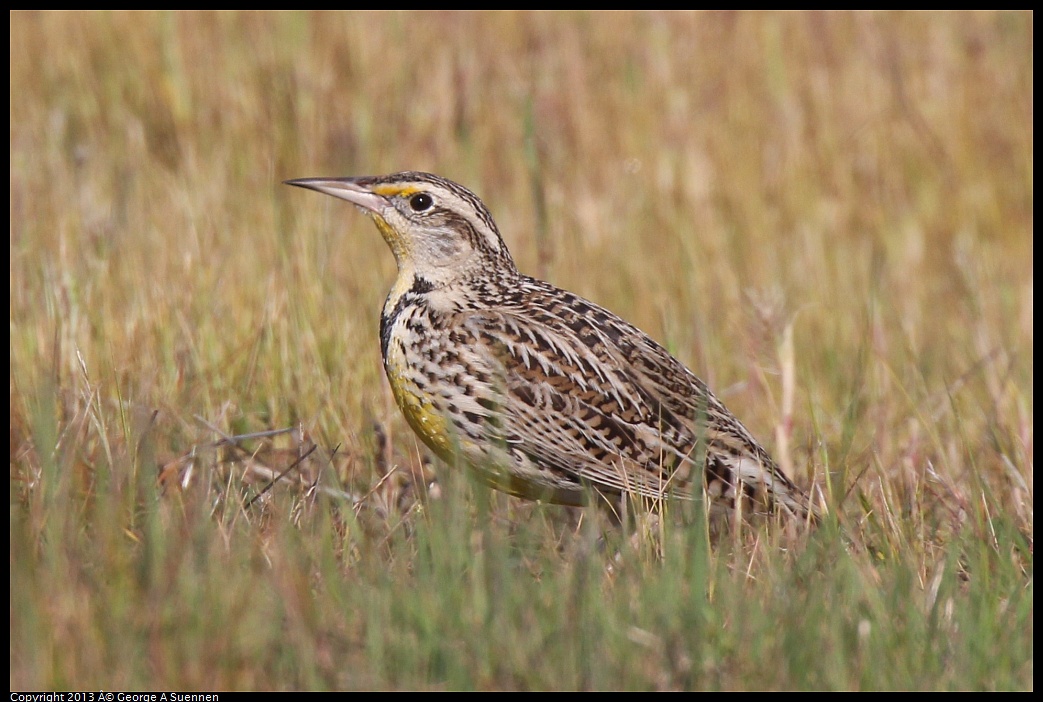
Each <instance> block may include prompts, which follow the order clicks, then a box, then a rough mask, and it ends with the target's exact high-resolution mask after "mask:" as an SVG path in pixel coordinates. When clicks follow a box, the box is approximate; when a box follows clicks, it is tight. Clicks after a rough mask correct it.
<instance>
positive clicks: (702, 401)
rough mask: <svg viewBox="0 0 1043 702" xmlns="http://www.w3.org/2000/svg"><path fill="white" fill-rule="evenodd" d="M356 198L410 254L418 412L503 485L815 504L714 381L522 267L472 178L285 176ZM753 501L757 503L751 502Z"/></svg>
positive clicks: (384, 332)
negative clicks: (718, 393)
mask: <svg viewBox="0 0 1043 702" xmlns="http://www.w3.org/2000/svg"><path fill="white" fill-rule="evenodd" d="M286 183H287V184H289V185H296V186H300V187H302V188H310V189H312V190H317V191H319V192H321V193H326V194H327V195H332V196H334V197H337V198H341V199H342V200H347V201H348V202H350V203H352V204H354V205H356V206H357V207H358V208H359V209H361V210H362V211H363V212H364V213H365V214H367V215H369V216H370V217H372V219H373V221H374V222H375V223H376V225H377V229H379V230H380V233H381V234H382V235H383V236H384V240H385V241H386V242H387V244H388V246H389V247H391V251H392V253H393V254H394V255H395V260H396V262H397V263H398V278H397V279H396V280H395V283H394V285H393V286H392V288H391V292H390V293H389V294H388V297H387V301H386V302H385V303H384V309H383V312H382V313H381V315H380V350H381V354H382V356H383V359H384V370H385V371H386V373H387V377H388V380H389V381H390V383H391V390H392V393H393V394H394V397H395V400H396V402H397V403H398V406H399V407H400V408H401V410H402V412H403V413H404V414H405V417H406V421H407V422H408V423H409V425H410V426H411V427H412V428H413V430H414V431H415V432H416V433H417V435H418V436H419V437H420V438H421V439H422V440H423V442H424V443H425V444H427V446H429V447H430V448H431V450H433V451H434V452H435V453H436V454H437V455H438V456H439V457H440V458H442V459H443V460H445V461H446V462H448V463H450V464H452V463H454V462H456V461H461V462H463V463H465V464H466V465H468V466H470V467H471V468H472V469H474V470H476V471H477V472H478V474H479V475H480V476H481V478H482V479H483V480H484V481H486V482H487V483H489V484H491V485H492V486H493V487H495V488H498V489H500V490H504V491H506V492H509V493H511V494H513V495H518V496H521V497H525V498H529V499H538V500H547V501H550V502H555V503H561V504H568V505H579V504H582V503H583V502H584V501H585V498H586V497H587V496H588V495H589V494H591V490H593V491H596V492H597V493H599V494H602V495H605V496H606V497H611V498H614V499H618V498H619V497H621V496H626V495H630V496H639V497H642V498H646V499H652V500H658V499H661V498H664V497H668V496H679V497H684V498H689V499H690V498H694V497H698V496H701V495H702V494H703V490H704V488H705V491H706V494H707V495H708V496H709V497H710V498H711V503H712V504H713V505H714V506H719V505H724V506H725V507H726V508H734V507H735V506H736V505H737V504H744V503H745V504H748V505H750V509H751V511H761V512H767V511H776V512H778V513H782V514H788V515H793V516H795V517H799V518H804V519H807V518H812V519H813V518H815V517H816V516H817V509H816V508H815V507H814V505H813V504H812V503H811V501H810V500H809V499H808V498H807V496H806V495H805V494H804V493H803V492H801V490H800V489H799V488H797V486H796V485H794V484H793V483H792V482H791V481H790V480H789V478H787V477H786V476H785V475H784V474H783V473H782V471H781V470H780V469H779V467H778V466H777V465H776V463H775V461H773V460H772V458H771V456H770V455H769V454H768V453H767V451H765V450H764V449H763V448H762V447H761V446H760V444H758V443H757V441H756V440H755V439H754V438H753V436H752V435H751V434H750V432H749V431H747V430H746V427H744V426H743V425H742V423H741V422H739V420H738V419H736V418H735V416H734V415H732V413H731V412H729V411H728V410H727V408H725V406H724V405H723V404H722V403H721V401H720V400H718V399H717V398H716V397H715V396H714V395H713V393H711V392H710V390H709V388H708V387H707V386H706V384H705V383H703V381H701V380H700V379H699V378H697V377H696V376H695V375H694V374H693V373H692V372H691V371H690V370H688V369H687V368H686V367H685V366H684V365H683V364H682V363H681V362H680V361H678V360H677V359H676V358H674V357H673V356H671V355H670V354H669V353H668V352H667V351H666V349H664V348H663V347H662V346H660V345H659V344H657V343H656V342H655V341H653V340H652V339H651V338H649V337H648V335H646V334H645V333H643V332H642V331H640V330H639V329H637V328H636V327H634V326H633V325H631V324H629V323H627V322H625V321H624V320H622V319H620V318H619V317H617V316H616V315H614V314H612V313H611V312H609V311H608V310H606V309H604V308H602V307H600V306H598V305H596V304H594V303H593V302H590V301H588V300H585V299H583V298H581V297H579V296H577V295H574V294H572V293H570V292H567V291H565V290H562V289H560V288H557V287H554V286H553V285H550V284H549V283H545V282H543V281H542V280H537V279H535V278H530V277H529V276H526V275H522V274H521V273H520V272H518V269H517V267H516V266H515V264H514V260H513V259H512V258H511V254H510V252H509V251H508V250H507V246H506V245H505V244H504V242H503V239H502V238H501V237H500V233H499V230H498V229H497V227H496V224H495V223H494V222H493V218H492V216H491V215H490V214H489V211H488V210H487V209H486V207H485V205H484V204H482V201H481V200H479V199H478V197H477V196H476V195H475V194H474V193H472V192H471V191H470V190H468V189H467V188H464V187H462V186H460V185H458V184H456V183H454V182H452V181H449V180H446V179H445V178H441V177H439V176H436V175H432V174H429V173H419V172H406V173H395V174H392V175H385V176H372V177H361V178H303V179H300V180H289V181H286ZM746 509H747V508H744V511H745V510H746Z"/></svg>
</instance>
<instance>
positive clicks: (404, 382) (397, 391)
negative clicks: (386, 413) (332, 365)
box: [384, 344, 452, 460]
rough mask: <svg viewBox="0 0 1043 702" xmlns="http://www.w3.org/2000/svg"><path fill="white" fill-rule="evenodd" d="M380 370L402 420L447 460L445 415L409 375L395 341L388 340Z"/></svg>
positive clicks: (449, 442) (449, 450) (450, 451)
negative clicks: (388, 344) (383, 373)
mask: <svg viewBox="0 0 1043 702" xmlns="http://www.w3.org/2000/svg"><path fill="white" fill-rule="evenodd" d="M384 370H385V371H386V372H387V377H388V382H389V383H390V384H391V392H392V394H393V395H394V396H395V402H396V403H397V404H398V407H399V409H401V410H402V414H404V415H405V417H406V422H408V423H409V426H410V427H412V429H413V431H415V432H416V433H417V436H419V437H420V438H421V440H423V442H424V443H425V444H427V445H428V446H429V447H430V448H431V450H432V451H434V452H435V453H436V454H438V456H439V457H440V458H442V459H443V460H448V459H449V456H450V455H451V453H452V449H451V447H452V442H451V441H450V438H449V431H448V425H447V423H446V420H445V417H444V416H443V415H442V413H441V412H439V411H438V408H437V407H435V405H434V403H432V402H431V399H430V397H428V396H425V394H424V393H423V391H421V389H420V388H419V387H417V385H416V383H414V382H413V381H412V380H411V379H410V372H409V367H408V365H407V363H406V359H405V357H404V354H403V352H402V349H401V347H400V346H399V345H398V344H391V347H390V348H389V349H388V356H387V358H386V359H385V360H384Z"/></svg>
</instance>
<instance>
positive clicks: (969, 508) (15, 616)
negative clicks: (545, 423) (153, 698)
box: [10, 12, 1034, 690]
mask: <svg viewBox="0 0 1043 702" xmlns="http://www.w3.org/2000/svg"><path fill="white" fill-rule="evenodd" d="M10 19H11V46H10V51H11V101H10V115H11V131H10V136H11V159H10V173H11V229H10V248H11V264H10V266H11V268H10V270H11V287H10V292H11V298H10V313H11V321H10V330H11V336H10V354H11V355H10V380H11V390H10V407H11V444H10V445H11V477H10V494H11V530H10V544H11V547H10V565H11V581H10V583H11V600H10V603H11V604H10V615H11V657H10V663H11V674H10V684H11V688H12V689H22V690H24V689H56V690H83V689H93V690H98V689H105V690H119V689H164V690H187V689H199V690H216V689H222V690H223V689H268V688H271V689H334V688H349V689H357V688H419V689H551V688H563V689H572V688H576V689H591V688H592V689H607V688H623V689H684V688H694V689H786V688H807V689H898V688H901V689H1031V688H1032V680H1033V644H1032V641H1033V623H1032V622H1033V558H1032V554H1033V540H1034V531H1033V434H1034V432H1033V320H1034V316H1033V268H1032V232H1033V195H1032V193H1033V158H1032V152H1033V129H1032V124H1033V87H1032V86H1033V69H1032V67H1033V17H1032V15H1031V14H1025V13H996V12H979V13H959V14H944V13H930V14H928V13H900V14H889V13H873V14H846V13H845V14H825V13H823V14H799V13H786V14H732V13H695V14H688V13H665V14H661V13H537V14H526V13H512V12H503V13H490V14H486V13H474V14H472V13H463V14H457V13H416V12H401V13H399V12H394V13H383V12H345V13H338V14H311V13H285V14H283V13H278V14H276V13H262V14H255V13H220V14H215V13H198V14H197V13H186V14H180V13H153V12H144V13H49V12H14V13H12V14H11V15H10ZM406 169H417V170H430V171H433V172H436V173H439V174H441V175H444V176H447V177H450V178H452V179H454V180H456V181H458V182H460V183H462V184H464V185H467V186H468V187H471V188H472V189H473V190H475V191H476V192H477V193H478V194H479V196H480V197H482V198H483V199H484V201H485V202H486V204H487V205H488V206H489V207H490V209H491V210H492V212H493V214H494V216H495V217H496V219H497V222H498V223H499V225H500V229H501V231H502V232H503V234H504V238H505V240H506V241H507V243H508V245H509V246H510V248H511V250H512V251H513V253H514V255H515V258H516V260H517V261H518V264H519V267H520V268H521V269H522V270H523V271H525V272H528V273H532V274H536V275H539V276H541V277H545V278H547V279H549V280H551V281H552V282H554V283H556V284H558V285H560V286H562V287H565V288H568V289H571V290H573V291H575V292H578V293H580V294H582V295H584V296H587V297H589V298H591V299H593V300H595V301H597V302H599V303H601V304H603V305H605V306H607V307H609V308H610V309H612V310H614V311H616V312H617V313H619V314H620V315H622V316H623V317H625V318H627V319H628V320H630V321H632V322H634V323H636V324H637V325H638V326H639V327H641V328H642V329H644V330H645V331H647V332H648V333H650V334H651V335H652V336H653V337H655V338H656V339H658V340H659V341H661V342H663V343H664V344H665V345H666V346H667V347H668V348H669V349H670V350H671V351H672V352H673V353H675V354H676V355H677V356H678V357H679V358H681V359H682V360H683V361H684V362H685V363H686V364H688V365H689V366H690V367H691V368H693V370H695V371H696V372H697V373H698V374H699V375H700V376H701V377H703V378H704V379H705V380H706V381H707V382H708V383H709V384H710V385H711V387H713V388H714V389H715V390H716V391H717V393H718V395H719V396H721V398H722V399H723V400H724V401H725V402H726V403H727V404H728V405H729V407H730V408H731V409H732V410H733V411H734V412H735V413H736V414H737V415H738V416H740V417H741V418H742V419H743V420H744V422H745V423H746V424H747V426H748V427H749V428H750V429H751V430H752V431H753V432H754V434H756V435H757V436H759V437H761V439H762V440H763V441H764V442H765V443H766V444H767V445H768V446H769V447H770V448H771V449H772V451H773V452H774V453H775V454H776V456H777V457H778V458H779V459H780V461H781V462H782V463H783V464H784V466H785V467H786V468H787V470H788V471H789V472H790V474H791V475H792V476H793V477H794V479H796V480H797V481H798V482H800V483H802V484H804V485H810V484H812V483H814V484H815V485H816V486H818V487H819V488H821V489H822V491H823V493H824V494H825V495H826V501H827V503H828V504H829V507H830V509H831V513H832V514H833V515H835V518H831V519H830V520H829V521H828V522H827V524H826V525H824V526H823V527H822V528H820V529H818V530H816V531H815V532H814V533H812V534H810V535H808V534H799V533H790V532H786V531H780V530H770V529H762V530H758V529H749V530H737V531H735V532H729V533H727V534H725V535H724V536H723V537H722V538H719V539H717V540H716V543H713V544H711V543H709V541H708V538H707V535H706V530H705V528H704V522H703V521H702V520H700V518H699V515H698V514H689V513H688V512H689V511H690V510H689V509H688V507H687V506H680V505H677V506H671V507H670V508H669V509H668V510H667V513H666V514H664V515H663V517H662V518H661V519H654V518H648V517H640V518H638V519H637V522H636V524H635V525H633V526H632V527H628V528H624V529H621V528H616V527H613V526H612V525H610V524H606V523H605V519H604V517H603V516H602V515H599V514H597V513H596V512H583V511H580V510H570V509H565V508H560V507H554V506H546V505H537V504H529V503H523V502H520V501H518V500H515V499H513V498H509V497H506V496H504V495H502V494H492V493H489V492H488V491H486V490H484V489H483V488H481V487H478V486H475V485H472V484H471V482H470V481H469V479H468V478H467V476H465V475H463V474H460V473H456V472H454V471H452V470H447V469H446V468H445V467H443V466H441V465H439V464H437V463H432V462H431V461H429V460H428V458H427V456H426V451H425V450H424V449H423V448H422V447H421V446H419V445H418V442H417V441H416V440H415V439H414V438H413V436H412V435H411V433H410V431H409V429H408V427H407V426H406V425H405V422H404V420H403V419H402V418H401V416H400V415H399V413H398V411H397V409H396V408H395V406H394V402H393V400H392V398H391V395H390V392H389V390H388V388H387V385H386V381H385V380H384V378H383V373H382V370H381V366H380V356H379V344H378V340H377V332H376V329H377V320H378V313H379V309H380V305H381V303H382V300H383V297H384V295H385V294H386V291H387V289H388V288H389V287H390V284H391V281H392V279H393V277H394V262H393V259H392V257H391V255H390V253H389V252H388V251H387V250H386V247H385V244H384V242H383V241H382V240H381V238H380V236H379V234H378V233H377V231H376V230H375V229H374V227H373V225H372V224H371V223H370V222H369V221H367V220H366V218H364V217H362V216H360V215H359V214H358V213H357V212H355V211H354V210H353V208H351V207H350V206H348V205H347V204H345V203H341V202H337V201H335V200H333V199H332V198H324V197H321V196H319V195H317V194H315V193H305V192H301V191H296V190H294V189H291V188H288V187H286V186H283V185H281V184H280V183H281V181H283V180H285V179H287V178H297V177H305V176H320V175H366V174H380V173H386V172H391V171H397V170H406ZM279 429H292V430H293V433H292V434H280V435H276V436H260V437H256V438H251V439H246V440H241V441H238V442H236V444H235V445H234V446H233V445H232V444H231V443H228V442H225V443H222V442H221V440H222V439H225V438H227V437H228V436H231V435H240V434H248V433H254V432H265V431H271V430H279ZM312 449H314V450H313V451H312V453H310V454H308V455H307V456H306V458H304V460H303V461H302V462H301V463H296V460H297V458H298V457H299V456H301V455H304V454H305V453H307V452H308V451H309V450H312ZM284 470H288V472H287V475H286V476H285V478H284V479H283V480H281V481H279V483H278V484H276V485H275V486H274V487H272V488H271V489H266V488H267V487H268V484H269V482H270V480H271V478H272V477H274V474H275V473H277V472H282V471H284Z"/></svg>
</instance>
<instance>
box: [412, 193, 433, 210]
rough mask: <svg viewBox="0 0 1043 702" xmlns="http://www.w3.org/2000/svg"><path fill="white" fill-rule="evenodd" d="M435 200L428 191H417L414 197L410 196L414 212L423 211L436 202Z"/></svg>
mask: <svg viewBox="0 0 1043 702" xmlns="http://www.w3.org/2000/svg"><path fill="white" fill-rule="evenodd" d="M434 202H435V201H434V200H432V199H431V196H430V195H428V194H427V193H417V194H416V195H414V196H413V197H411V198H409V206H410V207H412V208H413V211H414V212H423V211H424V210H426V209H429V208H430V207H431V205H433V204H434Z"/></svg>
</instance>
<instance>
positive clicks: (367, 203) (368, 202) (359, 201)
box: [283, 178, 388, 214]
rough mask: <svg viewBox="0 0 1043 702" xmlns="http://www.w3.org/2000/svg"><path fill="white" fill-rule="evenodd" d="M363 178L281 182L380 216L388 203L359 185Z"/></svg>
mask: <svg viewBox="0 0 1043 702" xmlns="http://www.w3.org/2000/svg"><path fill="white" fill-rule="evenodd" d="M363 180H365V179H363V178H298V179H297V180H286V181H283V182H284V183H286V184H287V185H296V186H297V187H299V188H308V189H309V190H318V191H319V192H320V193H326V194H327V195H332V196H333V197H338V198H340V199H341V200H347V201H348V202H350V203H351V204H353V205H357V206H358V207H361V208H362V209H363V210H365V211H367V212H372V213H373V214H380V212H381V211H382V210H383V209H384V208H385V207H387V205H388V201H387V198H385V197H384V196H382V195H377V194H376V193H374V192H373V191H371V190H370V189H369V188H367V187H366V186H365V185H361V184H360V181H363Z"/></svg>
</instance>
